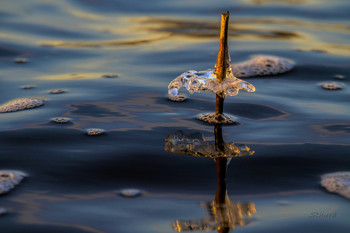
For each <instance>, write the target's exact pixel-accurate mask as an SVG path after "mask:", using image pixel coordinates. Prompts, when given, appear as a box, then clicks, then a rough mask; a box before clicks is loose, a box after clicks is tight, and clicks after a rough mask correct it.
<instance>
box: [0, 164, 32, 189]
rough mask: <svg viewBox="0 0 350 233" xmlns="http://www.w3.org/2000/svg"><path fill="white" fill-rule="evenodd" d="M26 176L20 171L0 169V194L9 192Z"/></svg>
mask: <svg viewBox="0 0 350 233" xmlns="http://www.w3.org/2000/svg"><path fill="white" fill-rule="evenodd" d="M26 176H27V175H26V174H25V173H23V172H21V171H12V170H0V195H1V194H4V193H7V192H9V191H10V190H11V189H13V188H14V187H15V186H16V185H18V184H19V183H20V182H21V181H22V180H23V178H24V177H26Z"/></svg>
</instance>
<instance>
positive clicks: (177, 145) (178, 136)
mask: <svg viewBox="0 0 350 233" xmlns="http://www.w3.org/2000/svg"><path fill="white" fill-rule="evenodd" d="M222 146H223V149H222V150H218V149H217V146H216V145H215V142H214V141H213V142H211V141H207V140H206V139H205V138H204V135H203V134H200V133H197V134H190V135H185V134H183V132H182V131H176V132H175V133H173V134H170V135H169V136H168V137H167V138H166V139H165V151H167V152H172V153H178V154H186V155H192V156H197V157H207V158H213V159H215V158H220V157H225V158H232V157H240V156H246V155H253V154H254V151H251V150H250V148H249V147H248V146H246V145H243V144H234V143H228V142H223V144H222Z"/></svg>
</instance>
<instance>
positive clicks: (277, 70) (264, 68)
mask: <svg viewBox="0 0 350 233" xmlns="http://www.w3.org/2000/svg"><path fill="white" fill-rule="evenodd" d="M293 67H294V64H293V62H292V61H290V60H288V59H285V58H280V57H275V56H267V55H256V56H253V57H252V58H251V59H250V60H248V61H244V62H240V63H236V64H234V65H232V72H233V75H234V76H236V77H238V78H248V77H254V76H266V75H276V74H282V73H285V72H287V71H290V70H291V69H293Z"/></svg>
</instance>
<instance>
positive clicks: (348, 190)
mask: <svg viewBox="0 0 350 233" xmlns="http://www.w3.org/2000/svg"><path fill="white" fill-rule="evenodd" d="M321 185H322V186H323V187H324V188H325V189H327V190H328V191H329V192H331V193H336V194H339V195H341V196H343V197H346V198H348V199H350V172H345V171H344V172H334V173H328V174H325V175H322V176H321Z"/></svg>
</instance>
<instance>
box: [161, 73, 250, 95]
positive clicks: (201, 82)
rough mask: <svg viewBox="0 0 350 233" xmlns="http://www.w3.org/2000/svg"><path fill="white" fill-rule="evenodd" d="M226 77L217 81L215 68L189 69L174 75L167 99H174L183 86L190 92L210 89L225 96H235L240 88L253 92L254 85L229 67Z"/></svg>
mask: <svg viewBox="0 0 350 233" xmlns="http://www.w3.org/2000/svg"><path fill="white" fill-rule="evenodd" d="M228 70H229V71H228V72H227V75H226V78H225V79H224V80H223V81H219V80H218V79H217V78H216V75H215V70H214V69H208V70H204V71H195V70H189V71H187V72H185V73H182V74H181V75H180V76H178V77H176V78H175V79H174V80H173V81H171V82H170V83H169V86H168V94H169V99H171V100H173V99H176V98H177V96H178V93H179V90H180V88H182V87H184V88H186V89H187V90H188V92H189V93H190V94H193V93H194V92H201V91H212V92H214V93H215V94H218V95H221V96H222V97H223V98H225V97H226V96H228V95H229V96H235V95H237V94H238V91H239V90H240V89H242V90H244V91H248V92H254V91H255V87H254V86H253V85H252V84H250V83H248V82H246V81H243V80H240V79H238V78H236V77H235V76H233V75H232V72H231V69H228Z"/></svg>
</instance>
